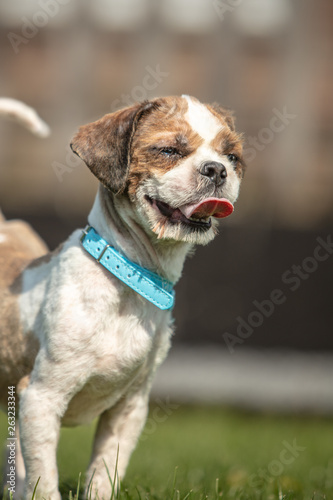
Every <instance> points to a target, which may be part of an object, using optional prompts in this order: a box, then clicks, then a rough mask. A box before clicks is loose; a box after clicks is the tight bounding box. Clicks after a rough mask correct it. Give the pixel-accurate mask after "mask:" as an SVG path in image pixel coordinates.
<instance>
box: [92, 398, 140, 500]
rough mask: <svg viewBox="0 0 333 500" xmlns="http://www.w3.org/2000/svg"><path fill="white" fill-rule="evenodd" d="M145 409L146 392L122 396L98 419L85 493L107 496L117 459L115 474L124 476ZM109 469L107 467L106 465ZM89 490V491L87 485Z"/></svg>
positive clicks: (109, 493) (108, 495)
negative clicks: (123, 397)
mask: <svg viewBox="0 0 333 500" xmlns="http://www.w3.org/2000/svg"><path fill="white" fill-rule="evenodd" d="M147 412H148V394H147V392H146V391H145V393H137V394H134V395H132V396H130V397H127V398H125V399H123V400H121V401H120V402H119V403H118V404H117V405H116V406H115V407H114V408H111V409H110V410H107V411H105V412H104V413H103V414H102V415H101V416H100V419H99V422H98V426H97V430H96V435H95V440H94V446H93V453H92V457H91V462H90V465H89V469H88V471H87V474H86V497H87V498H90V495H91V496H92V498H100V499H102V498H104V499H105V500H106V499H109V498H110V496H111V490H112V487H111V484H110V480H109V477H108V472H109V474H110V477H111V479H112V481H113V479H114V477H115V469H116V460H117V453H118V449H119V455H118V464H117V471H116V477H117V479H118V478H119V479H121V478H122V477H124V475H125V472H126V467H127V464H128V461H129V458H130V456H131V453H132V451H133V449H134V447H135V445H136V442H137V439H138V437H139V435H140V433H141V431H142V429H143V426H144V424H145V421H146V418H147ZM106 467H107V469H108V471H107V469H106ZM89 486H90V488H89V491H88V487H89Z"/></svg>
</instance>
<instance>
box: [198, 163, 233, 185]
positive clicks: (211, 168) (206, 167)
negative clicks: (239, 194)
mask: <svg viewBox="0 0 333 500" xmlns="http://www.w3.org/2000/svg"><path fill="white" fill-rule="evenodd" d="M200 174H202V175H204V176H206V177H209V179H210V180H211V181H212V182H214V184H216V185H217V186H221V184H223V183H224V181H225V178H226V177H227V169H226V168H225V166H224V165H223V164H222V163H219V162H217V161H206V162H205V163H203V164H202V165H201V168H200Z"/></svg>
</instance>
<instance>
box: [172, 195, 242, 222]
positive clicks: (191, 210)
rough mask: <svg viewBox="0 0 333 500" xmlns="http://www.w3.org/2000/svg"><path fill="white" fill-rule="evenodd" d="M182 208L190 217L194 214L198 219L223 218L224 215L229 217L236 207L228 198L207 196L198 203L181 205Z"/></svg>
mask: <svg viewBox="0 0 333 500" xmlns="http://www.w3.org/2000/svg"><path fill="white" fill-rule="evenodd" d="M180 210H181V211H182V212H183V214H184V215H185V216H186V217H187V218H188V219H189V218H190V217H193V216H195V217H197V218H198V219H201V218H204V217H217V218H218V219H222V218H223V217H228V215H230V214H231V213H232V212H233V210H234V207H233V204H232V203H230V201H229V200H227V199H226V198H207V199H206V200H203V201H201V202H200V203H197V204H196V205H187V206H184V207H181V208H180Z"/></svg>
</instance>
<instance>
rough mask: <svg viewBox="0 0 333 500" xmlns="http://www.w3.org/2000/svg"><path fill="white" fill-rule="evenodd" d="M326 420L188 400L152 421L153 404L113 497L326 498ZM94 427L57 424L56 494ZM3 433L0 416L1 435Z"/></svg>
mask: <svg viewBox="0 0 333 500" xmlns="http://www.w3.org/2000/svg"><path fill="white" fill-rule="evenodd" d="M155 415H157V413H156V414H155ZM158 415H161V412H159V413H158ZM162 420H163V419H162ZM332 424H333V421H332V420H331V419H322V418H319V417H318V418H315V417H311V418H310V417H279V416H273V415H258V414H246V413H241V412H237V411H231V410H225V409H221V408H217V407H213V408H211V407H188V406H181V407H179V408H178V409H174V410H173V411H172V412H170V415H168V416H167V417H166V418H165V420H164V421H163V422H160V423H157V421H155V418H154V407H152V410H151V413H150V417H149V420H148V424H147V428H146V431H145V432H144V433H143V438H142V439H140V441H139V444H138V446H137V448H136V450H135V452H134V454H133V456H132V459H131V462H130V465H129V468H128V471H127V475H126V478H125V480H124V481H123V483H122V487H121V492H120V494H119V495H116V496H115V497H114V498H119V499H122V500H134V499H135V500H148V499H149V500H167V499H170V500H171V499H172V500H178V498H179V499H180V500H184V499H185V498H186V499H188V500H203V499H206V498H207V499H209V500H217V499H221V498H222V499H235V500H275V499H276V500H282V499H283V500H305V499H309V500H322V499H327V500H329V499H333V446H332V444H333V425H332ZM93 433H94V427H93V426H91V427H86V428H82V427H81V428H76V429H63V430H62V433H61V440H60V444H59V450H58V462H59V473H60V478H61V491H62V493H63V498H69V491H70V490H71V491H72V492H73V496H74V494H75V493H76V489H77V483H78V477H79V473H80V472H82V473H84V471H85V468H86V467H87V464H88V460H89V453H90V448H91V443H92V438H93ZM5 437H6V426H5V418H4V417H3V416H1V419H0V439H1V440H4V439H5ZM293 443H294V444H295V443H296V445H297V447H301V448H302V450H297V449H296V450H295V449H294V452H293V453H294V455H293V454H292V453H291V452H290V450H288V448H290V447H291V446H292V445H293ZM303 448H304V449H303ZM283 462H284V463H283ZM82 482H83V478H82V480H81V483H82ZM190 492H191V493H190ZM81 493H82V488H81Z"/></svg>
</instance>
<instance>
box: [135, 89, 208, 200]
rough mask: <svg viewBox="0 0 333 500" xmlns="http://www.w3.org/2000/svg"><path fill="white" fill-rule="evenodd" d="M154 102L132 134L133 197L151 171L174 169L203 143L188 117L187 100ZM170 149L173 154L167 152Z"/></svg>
mask: <svg viewBox="0 0 333 500" xmlns="http://www.w3.org/2000/svg"><path fill="white" fill-rule="evenodd" d="M154 104H155V108H154V109H153V110H152V111H151V113H149V114H148V115H147V116H145V117H144V118H143V119H142V120H141V121H140V122H139V123H138V127H137V130H136V132H135V134H134V136H133V141H132V150H131V169H130V173H129V178H128V184H129V188H128V192H129V195H130V196H132V195H133V194H134V193H135V192H136V190H137V188H138V185H139V184H140V183H141V182H142V180H143V179H145V178H147V177H148V176H149V175H150V172H152V171H154V170H155V171H159V172H161V173H164V172H167V171H168V170H171V169H172V168H174V167H175V166H176V165H177V163H178V162H179V160H180V159H182V158H185V157H188V156H189V155H191V154H192V153H194V152H195V151H196V150H197V149H198V147H199V146H200V145H201V144H202V142H203V139H202V138H201V137H200V136H199V135H198V134H197V133H196V132H195V131H193V130H192V128H191V126H190V125H189V123H188V122H187V121H186V119H185V114H186V111H187V108H188V104H187V102H186V100H185V99H183V98H181V97H166V98H161V99H156V100H155V101H154ZM168 150H170V151H172V153H171V154H168V153H167V151H168Z"/></svg>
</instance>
